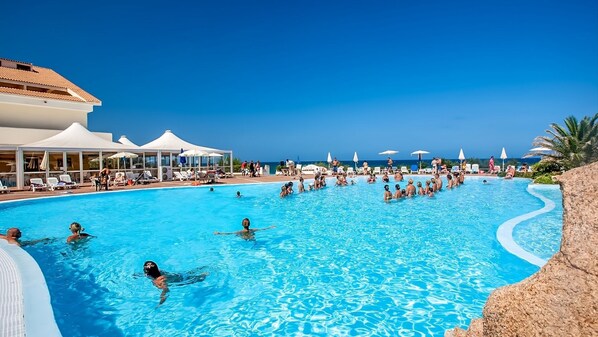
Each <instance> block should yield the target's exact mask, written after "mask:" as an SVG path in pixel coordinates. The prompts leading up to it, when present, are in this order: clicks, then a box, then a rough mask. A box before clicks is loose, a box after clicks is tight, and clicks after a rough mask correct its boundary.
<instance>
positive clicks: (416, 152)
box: [411, 150, 430, 170]
mask: <svg viewBox="0 0 598 337" xmlns="http://www.w3.org/2000/svg"><path fill="white" fill-rule="evenodd" d="M429 153H430V152H428V151H424V150H417V151H413V152H411V155H412V156H413V155H414V154H416V155H417V159H418V160H419V169H420V170H421V169H422V156H423V155H424V154H429Z"/></svg>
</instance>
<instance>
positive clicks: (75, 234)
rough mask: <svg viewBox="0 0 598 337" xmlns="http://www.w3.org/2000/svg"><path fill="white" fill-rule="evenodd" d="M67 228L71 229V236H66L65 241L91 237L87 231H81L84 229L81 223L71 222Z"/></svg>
mask: <svg viewBox="0 0 598 337" xmlns="http://www.w3.org/2000/svg"><path fill="white" fill-rule="evenodd" d="M69 229H70V230H71V233H72V234H71V236H69V237H68V238H66V242H67V243H70V242H73V241H77V240H81V239H85V238H89V237H91V235H89V234H87V233H82V232H83V231H84V230H85V228H83V227H81V225H80V224H79V223H78V222H73V223H72V224H71V226H70V227H69Z"/></svg>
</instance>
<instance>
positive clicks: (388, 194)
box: [384, 185, 392, 201]
mask: <svg viewBox="0 0 598 337" xmlns="http://www.w3.org/2000/svg"><path fill="white" fill-rule="evenodd" d="M389 200H392V193H391V192H390V189H389V188H388V185H384V201H389Z"/></svg>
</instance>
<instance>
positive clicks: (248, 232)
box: [214, 186, 284, 241]
mask: <svg viewBox="0 0 598 337" xmlns="http://www.w3.org/2000/svg"><path fill="white" fill-rule="evenodd" d="M283 188H284V186H283ZM241 225H242V226H243V229H242V230H240V231H236V232H229V233H224V232H214V234H215V235H237V236H240V237H241V238H243V239H244V240H247V241H254V240H255V232H257V231H265V230H267V229H271V228H276V226H270V227H266V228H249V226H251V222H250V221H249V218H245V219H243V221H242V222H241Z"/></svg>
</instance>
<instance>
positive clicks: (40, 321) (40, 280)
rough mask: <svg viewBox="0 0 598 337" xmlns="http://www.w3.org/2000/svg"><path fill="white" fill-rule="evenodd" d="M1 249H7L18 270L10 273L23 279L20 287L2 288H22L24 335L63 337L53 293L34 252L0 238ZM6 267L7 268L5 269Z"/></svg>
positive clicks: (13, 289) (20, 280) (18, 278)
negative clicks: (32, 254) (54, 305)
mask: <svg viewBox="0 0 598 337" xmlns="http://www.w3.org/2000/svg"><path fill="white" fill-rule="evenodd" d="M0 241H2V242H0V249H2V251H3V252H5V253H6V254H7V255H8V257H9V258H10V259H11V260H12V262H13V263H14V266H15V267H16V272H14V274H18V275H11V276H13V277H16V279H17V281H18V282H20V283H19V286H20V287H13V288H10V289H3V291H11V290H12V291H19V290H20V291H21V296H22V304H23V306H22V309H23V312H22V313H21V315H22V317H23V321H24V327H25V331H24V333H23V335H22V336H27V337H38V336H40V337H42V336H43V337H46V336H47V337H61V336H62V334H61V333H60V330H59V329H58V325H57V324H56V320H55V318H54V311H53V310H52V305H51V301H50V292H49V290H48V286H47V284H46V279H45V278H44V275H43V273H42V271H41V269H40V267H39V265H38V264H37V262H36V261H35V259H33V257H32V256H31V255H29V253H27V252H26V251H25V250H23V249H22V248H20V247H19V246H16V245H13V244H9V243H8V242H6V241H5V240H0ZM3 269H4V270H7V269H5V268H3Z"/></svg>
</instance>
